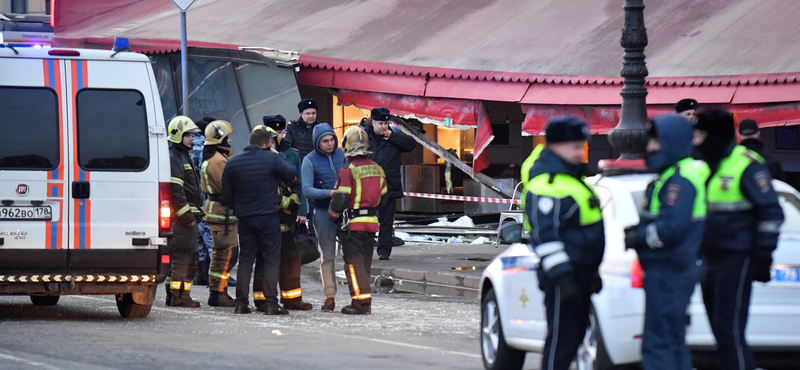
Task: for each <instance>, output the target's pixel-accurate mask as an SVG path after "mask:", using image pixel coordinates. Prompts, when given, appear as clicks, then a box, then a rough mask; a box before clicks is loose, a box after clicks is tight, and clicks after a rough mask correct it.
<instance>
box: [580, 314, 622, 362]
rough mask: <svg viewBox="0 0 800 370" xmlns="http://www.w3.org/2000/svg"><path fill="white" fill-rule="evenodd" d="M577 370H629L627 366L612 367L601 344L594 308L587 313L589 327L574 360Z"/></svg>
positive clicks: (603, 345)
mask: <svg viewBox="0 0 800 370" xmlns="http://www.w3.org/2000/svg"><path fill="white" fill-rule="evenodd" d="M575 362H577V365H578V370H622V369H630V368H631V367H629V366H627V365H622V366H619V365H614V363H612V362H611V358H610V357H608V352H607V351H606V345H605V343H604V342H603V334H602V332H601V331H600V321H598V320H597V313H596V312H595V310H594V307H592V308H591V311H589V325H588V326H587V327H586V335H585V336H584V337H583V342H582V343H581V346H580V347H578V357H577V358H576V361H575Z"/></svg>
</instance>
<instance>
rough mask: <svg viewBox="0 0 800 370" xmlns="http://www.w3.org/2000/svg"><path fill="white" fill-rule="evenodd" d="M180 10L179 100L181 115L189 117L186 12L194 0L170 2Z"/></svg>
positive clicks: (174, 0)
mask: <svg viewBox="0 0 800 370" xmlns="http://www.w3.org/2000/svg"><path fill="white" fill-rule="evenodd" d="M171 1H172V3H173V4H175V6H177V7H178V9H180V10H181V98H182V101H183V110H182V113H183V115H184V116H187V117H188V116H189V66H188V64H189V57H188V56H187V55H186V11H187V10H189V7H190V6H192V4H194V2H195V0H171Z"/></svg>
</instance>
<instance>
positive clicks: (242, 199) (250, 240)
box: [222, 130, 299, 315]
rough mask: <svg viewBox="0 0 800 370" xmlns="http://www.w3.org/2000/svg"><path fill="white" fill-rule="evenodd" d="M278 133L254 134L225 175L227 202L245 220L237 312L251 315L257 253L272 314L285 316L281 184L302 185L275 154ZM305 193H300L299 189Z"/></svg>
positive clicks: (241, 228) (241, 234)
mask: <svg viewBox="0 0 800 370" xmlns="http://www.w3.org/2000/svg"><path fill="white" fill-rule="evenodd" d="M272 137H274V134H273V133H271V132H269V131H267V130H254V131H253V132H251V133H250V139H249V142H250V145H248V146H247V147H245V148H244V151H243V152H242V153H241V154H238V155H235V156H233V157H231V158H230V159H229V160H228V163H227V164H226V165H225V170H224V171H223V172H222V201H223V203H225V204H226V205H227V206H228V207H230V208H232V209H233V212H234V213H235V214H236V216H237V217H238V218H239V241H240V250H239V253H240V256H239V270H238V273H237V277H238V279H237V280H238V281H239V282H238V284H237V285H236V307H235V309H234V313H240V314H245V313H250V308H249V305H248V299H249V295H250V275H251V274H252V271H253V263H254V262H255V259H256V254H259V253H260V254H261V257H262V258H263V259H264V269H265V273H264V275H265V277H264V279H263V281H260V282H259V281H256V282H255V284H260V285H261V286H262V289H261V291H263V292H264V296H265V299H266V305H267V306H266V311H265V314H267V315H285V314H288V311H286V310H285V309H283V308H282V307H280V306H279V305H278V299H277V295H278V274H279V272H280V271H279V266H280V258H281V256H280V253H281V250H280V244H281V231H280V221H279V219H278V212H279V209H280V203H281V196H280V194H278V185H279V184H280V182H281V181H284V182H286V183H290V184H293V185H295V186H299V182H298V181H297V177H296V173H295V169H294V168H293V167H292V166H290V165H289V164H287V163H286V161H284V160H283V159H282V158H281V157H280V155H279V154H277V153H275V152H272V151H270V150H267V149H269V147H270V140H271V139H272ZM298 191H299V189H298Z"/></svg>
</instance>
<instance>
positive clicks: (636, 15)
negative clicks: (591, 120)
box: [608, 0, 648, 159]
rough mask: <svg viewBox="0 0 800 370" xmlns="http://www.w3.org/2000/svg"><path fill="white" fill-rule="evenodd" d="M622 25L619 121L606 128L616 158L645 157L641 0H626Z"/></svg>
mask: <svg viewBox="0 0 800 370" xmlns="http://www.w3.org/2000/svg"><path fill="white" fill-rule="evenodd" d="M623 9H625V24H624V26H623V28H622V38H620V44H621V45H622V48H623V49H624V50H625V54H624V55H623V59H624V60H625V61H624V63H623V66H622V71H621V72H620V75H621V76H622V77H623V78H624V80H623V86H622V91H621V92H620V93H619V94H620V95H622V110H621V112H620V117H619V123H618V124H617V126H616V127H614V129H612V130H611V131H609V133H608V140H609V142H610V143H611V145H612V146H613V147H614V148H615V149H616V150H618V151H619V152H620V153H621V155H620V157H619V159H642V158H644V153H645V147H646V145H647V129H646V124H647V103H646V102H645V97H646V96H647V87H646V86H645V81H644V78H645V77H647V74H648V72H647V66H646V65H645V62H644V58H645V56H644V48H645V46H647V29H646V28H645V27H644V12H643V10H644V2H643V0H625V5H624V6H623Z"/></svg>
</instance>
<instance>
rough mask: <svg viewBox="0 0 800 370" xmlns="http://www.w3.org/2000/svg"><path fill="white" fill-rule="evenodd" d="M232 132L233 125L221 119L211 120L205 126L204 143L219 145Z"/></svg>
mask: <svg viewBox="0 0 800 370" xmlns="http://www.w3.org/2000/svg"><path fill="white" fill-rule="evenodd" d="M232 132H233V127H231V124H230V123H228V122H226V121H223V120H216V121H211V122H209V123H208V126H206V132H205V134H206V142H205V145H219V144H220V143H222V140H225V138H226V137H228V135H230V134H231V133H232Z"/></svg>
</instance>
